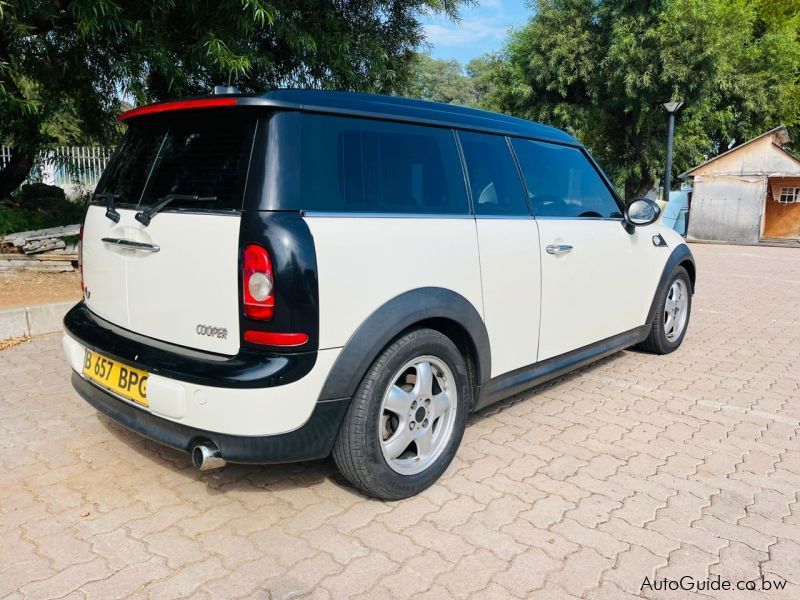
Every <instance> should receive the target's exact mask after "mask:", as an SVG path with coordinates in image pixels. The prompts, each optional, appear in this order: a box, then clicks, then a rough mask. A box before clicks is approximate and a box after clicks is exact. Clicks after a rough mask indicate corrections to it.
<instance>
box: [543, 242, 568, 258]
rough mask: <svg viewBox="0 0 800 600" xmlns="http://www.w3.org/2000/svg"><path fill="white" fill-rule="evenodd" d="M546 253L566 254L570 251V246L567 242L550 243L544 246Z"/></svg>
mask: <svg viewBox="0 0 800 600" xmlns="http://www.w3.org/2000/svg"><path fill="white" fill-rule="evenodd" d="M545 250H547V253H548V254H555V255H556V256H558V255H559V254H568V253H570V252H572V246H570V245H569V244H550V245H549V246H547V248H545Z"/></svg>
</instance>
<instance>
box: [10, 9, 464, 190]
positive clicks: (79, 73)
mask: <svg viewBox="0 0 800 600" xmlns="http://www.w3.org/2000/svg"><path fill="white" fill-rule="evenodd" d="M462 1H463V0H360V1H358V2H330V1H324V0H214V1H211V2H209V1H206V0H169V1H162V0H136V1H133V0H11V1H8V0H0V140H2V141H3V142H4V143H9V144H11V145H12V158H11V161H10V163H9V164H8V165H7V166H6V168H5V169H3V170H2V171H0V198H2V197H4V196H6V195H8V194H9V193H10V192H11V191H13V190H14V189H16V187H18V186H19V184H20V183H21V182H22V180H23V179H24V178H25V176H26V175H27V173H28V172H29V170H30V168H31V165H32V164H33V161H34V157H35V155H36V152H37V151H38V150H39V149H40V148H42V147H43V146H44V145H45V144H47V143H48V142H49V141H51V139H52V136H53V130H54V128H55V129H59V127H58V121H59V119H62V121H63V118H64V114H65V113H66V114H68V115H69V119H68V120H69V121H72V125H71V127H73V128H74V127H76V126H77V130H78V131H80V132H81V133H82V135H85V136H87V137H90V138H93V139H97V140H107V139H109V138H111V137H113V136H114V135H115V134H116V127H115V123H114V116H115V114H116V113H117V112H118V111H119V109H120V105H121V102H122V100H121V99H122V98H132V99H133V100H134V101H135V102H136V103H137V104H141V103H144V102H149V101H153V100H159V99H164V98H168V97H177V96H186V95H192V94H206V93H208V92H209V90H211V88H212V87H213V85H215V84H221V83H228V84H233V85H237V86H238V87H239V88H240V89H242V91H244V92H261V91H265V90H267V89H270V88H275V87H287V86H296V87H320V88H337V89H346V90H362V91H374V92H392V91H394V90H398V89H402V88H403V86H404V85H405V82H406V81H407V79H408V77H409V75H410V66H411V63H412V61H413V60H414V57H415V49H416V48H417V47H418V46H419V45H420V43H421V42H422V41H423V30H422V27H421V24H420V22H419V17H420V16H421V15H424V14H428V13H443V14H445V15H447V16H449V17H451V18H457V14H458V13H457V11H458V7H459V5H460V4H461V3H462ZM62 130H63V128H62Z"/></svg>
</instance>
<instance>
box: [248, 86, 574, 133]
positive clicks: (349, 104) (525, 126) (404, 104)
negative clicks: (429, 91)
mask: <svg viewBox="0 0 800 600" xmlns="http://www.w3.org/2000/svg"><path fill="white" fill-rule="evenodd" d="M239 100H240V104H246V105H249V104H262V105H268V106H275V107H276V108H290V109H294V110H301V111H309V112H322V113H334V114H341V115H345V116H355V117H371V118H381V119H390V120H395V121H406V122H413V123H420V124H426V125H438V126H446V127H454V128H459V129H469V130H475V131H486V132H489V133H497V134H504V135H514V136H521V137H528V138H535V139H539V140H546V141H551V142H557V143H560V144H570V145H575V146H580V145H581V144H580V143H579V142H578V141H577V140H576V139H575V138H573V137H572V136H571V135H569V134H568V133H566V132H564V131H562V130H560V129H556V128H555V127H550V126H548V125H542V124H541V123H534V122H533V121H526V120H525V119H518V118H516V117H509V116H507V115H502V114H499V113H494V112H489V111H487V110H479V109H476V108H468V107H466V106H456V105H453V104H443V103H441V102H429V101H427V100H415V99H412V98H403V97H400V96H382V95H378V94H362V93H356V92H334V91H328V90H293V89H282V90H274V91H271V92H267V93H266V94H263V95H261V96H255V97H254V96H250V97H246V98H245V97H241V96H240V97H239Z"/></svg>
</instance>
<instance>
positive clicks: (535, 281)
mask: <svg viewBox="0 0 800 600" xmlns="http://www.w3.org/2000/svg"><path fill="white" fill-rule="evenodd" d="M458 137H459V140H460V142H461V148H462V150H463V153H464V163H465V166H466V171H467V178H468V180H469V187H470V191H471V196H472V205H473V207H474V212H475V226H476V229H477V235H478V248H479V252H480V265H481V283H482V289H483V307H484V319H485V321H486V329H487V332H488V333H489V342H490V346H491V349H492V377H496V376H497V375H501V374H503V373H507V372H509V371H513V370H514V369H517V368H519V367H523V366H526V365H529V364H532V363H534V362H536V356H537V350H538V347H539V302H540V295H541V280H540V274H539V268H540V265H539V252H540V250H539V230H538V228H537V226H536V221H535V220H534V219H533V217H532V216H531V214H530V211H529V208H528V203H527V201H526V199H525V191H524V188H523V186H522V181H521V180H520V177H519V172H518V171H517V166H516V164H515V163H514V157H513V155H512V154H511V150H510V149H509V146H508V141H507V139H506V138H505V137H503V136H498V135H489V134H483V133H471V132H464V131H462V132H459V134H458Z"/></svg>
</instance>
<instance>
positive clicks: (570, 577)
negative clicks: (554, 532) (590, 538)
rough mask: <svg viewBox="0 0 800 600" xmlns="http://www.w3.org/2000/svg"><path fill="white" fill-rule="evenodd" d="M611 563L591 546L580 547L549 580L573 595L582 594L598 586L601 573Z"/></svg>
mask: <svg viewBox="0 0 800 600" xmlns="http://www.w3.org/2000/svg"><path fill="white" fill-rule="evenodd" d="M613 564H614V562H613V561H611V560H609V559H608V558H605V557H604V556H600V555H599V554H598V553H597V552H595V551H594V550H592V549H591V548H582V549H580V550H579V551H578V552H576V553H575V554H570V555H569V556H568V557H567V560H566V561H565V562H564V567H563V568H562V569H561V570H560V571H559V572H558V573H555V574H553V575H552V576H551V577H550V581H552V582H553V583H555V584H557V585H559V586H560V587H562V588H564V590H566V591H567V592H568V593H570V594H573V595H574V596H583V595H584V594H586V593H588V592H590V591H591V590H593V589H595V588H597V587H599V586H600V576H601V574H602V573H603V571H605V570H606V569H608V568H610V567H611V566H613Z"/></svg>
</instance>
